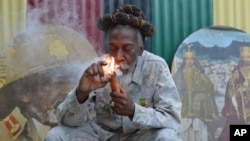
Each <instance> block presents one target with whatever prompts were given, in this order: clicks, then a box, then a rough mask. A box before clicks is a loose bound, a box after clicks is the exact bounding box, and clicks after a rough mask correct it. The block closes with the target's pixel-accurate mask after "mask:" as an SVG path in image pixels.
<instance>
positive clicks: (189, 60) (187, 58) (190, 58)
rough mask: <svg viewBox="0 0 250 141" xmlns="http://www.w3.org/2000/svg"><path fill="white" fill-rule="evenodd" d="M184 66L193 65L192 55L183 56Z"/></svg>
mask: <svg viewBox="0 0 250 141" xmlns="http://www.w3.org/2000/svg"><path fill="white" fill-rule="evenodd" d="M185 61H186V62H185V63H186V67H193V66H194V58H193V57H186V58H185Z"/></svg>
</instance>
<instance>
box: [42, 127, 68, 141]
mask: <svg viewBox="0 0 250 141" xmlns="http://www.w3.org/2000/svg"><path fill="white" fill-rule="evenodd" d="M67 131H70V130H67V127H65V126H56V127H54V128H52V129H51V130H50V131H49V132H48V133H47V135H46V137H45V139H44V141H62V140H64V139H65V133H66V132H67Z"/></svg>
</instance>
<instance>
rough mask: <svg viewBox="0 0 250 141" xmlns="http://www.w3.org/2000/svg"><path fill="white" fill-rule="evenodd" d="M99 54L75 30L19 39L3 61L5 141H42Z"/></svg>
mask: <svg viewBox="0 0 250 141" xmlns="http://www.w3.org/2000/svg"><path fill="white" fill-rule="evenodd" d="M95 57H97V54H96V52H95V50H94V48H93V47H92V45H91V44H90V43H89V41H88V40H87V39H85V38H84V37H83V36H82V35H81V34H80V33H78V32H76V31H75V30H73V29H70V28H67V27H64V26H56V25H41V26H35V27H30V28H27V29H25V30H24V31H22V32H20V33H18V34H17V35H16V36H15V37H14V39H13V41H12V43H11V46H10V47H9V50H8V54H6V56H5V57H2V58H0V63H1V64H0V139H1V140H4V141H42V140H43V138H44V137H45V135H46V133H47V131H48V130H50V128H52V127H54V126H56V125H58V121H57V119H56V108H57V106H58V105H59V104H60V103H61V102H62V101H63V100H64V98H65V97H66V95H67V93H68V92H69V91H70V90H71V89H73V88H74V87H75V86H76V85H77V83H78V82H79V78H80V76H81V74H82V72H83V71H84V69H85V68H86V67H87V66H88V63H90V61H91V60H93V59H94V58H95Z"/></svg>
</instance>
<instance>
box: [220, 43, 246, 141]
mask: <svg viewBox="0 0 250 141" xmlns="http://www.w3.org/2000/svg"><path fill="white" fill-rule="evenodd" d="M222 115H223V116H224V117H225V118H226V123H225V127H224V130H223V132H222V134H221V136H220V137H219V139H218V141H228V140H229V139H230V138H229V137H230V134H229V126H230V124H250V46H243V47H241V48H240V61H239V63H238V65H237V66H236V67H235V68H234V69H233V71H232V73H231V77H230V79H229V80H228V83H227V87H226V94H225V105H224V107H223V110H222Z"/></svg>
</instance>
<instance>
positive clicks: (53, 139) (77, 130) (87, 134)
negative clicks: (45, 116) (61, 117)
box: [44, 123, 99, 141]
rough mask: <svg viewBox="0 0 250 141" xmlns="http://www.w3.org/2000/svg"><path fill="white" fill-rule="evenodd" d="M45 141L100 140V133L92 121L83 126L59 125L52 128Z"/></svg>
mask: <svg viewBox="0 0 250 141" xmlns="http://www.w3.org/2000/svg"><path fill="white" fill-rule="evenodd" d="M44 141H99V137H98V134H97V133H96V132H95V130H94V129H93V128H92V126H91V124H90V123H86V124H85V125H84V126H81V127H68V126H63V125H59V126H56V127H54V128H52V129H51V130H50V131H49V132H48V134H47V135H46V137H45V139H44Z"/></svg>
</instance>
